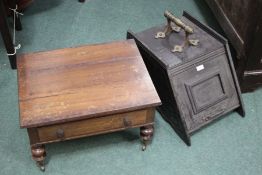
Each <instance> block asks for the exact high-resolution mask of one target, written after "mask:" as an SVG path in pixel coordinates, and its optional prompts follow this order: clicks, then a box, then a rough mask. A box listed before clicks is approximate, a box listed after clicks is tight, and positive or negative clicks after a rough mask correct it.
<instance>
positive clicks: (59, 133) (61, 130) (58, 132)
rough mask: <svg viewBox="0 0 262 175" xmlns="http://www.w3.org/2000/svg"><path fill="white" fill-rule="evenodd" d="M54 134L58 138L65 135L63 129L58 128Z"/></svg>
mask: <svg viewBox="0 0 262 175" xmlns="http://www.w3.org/2000/svg"><path fill="white" fill-rule="evenodd" d="M56 136H57V137H58V138H63V137H64V136H65V133H64V130H63V129H58V130H57V131H56Z"/></svg>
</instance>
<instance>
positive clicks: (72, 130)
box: [37, 109, 154, 143]
mask: <svg viewBox="0 0 262 175" xmlns="http://www.w3.org/2000/svg"><path fill="white" fill-rule="evenodd" d="M151 114H152V109H150V110H140V111H134V112H129V113H122V114H116V115H109V116H105V117H98V118H91V119H86V120H81V121H75V122H68V123H63V124H57V125H51V126H45V127H39V128H37V132H38V138H39V142H41V143H45V142H53V141H60V140H68V139H73V138H78V137H84V136H88V135H96V134H100V133H107V132H112V131H117V130H122V129H126V128H131V127H136V126H140V125H145V124H146V123H152V122H153V121H154V115H151Z"/></svg>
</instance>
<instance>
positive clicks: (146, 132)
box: [140, 125, 154, 151]
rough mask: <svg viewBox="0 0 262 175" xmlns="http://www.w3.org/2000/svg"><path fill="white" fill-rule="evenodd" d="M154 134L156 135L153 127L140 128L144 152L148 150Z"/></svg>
mask: <svg viewBox="0 0 262 175" xmlns="http://www.w3.org/2000/svg"><path fill="white" fill-rule="evenodd" d="M153 133H154V126H153V125H148V126H143V127H141V128H140V137H141V140H142V143H143V146H142V151H145V150H146V147H147V145H148V144H149V142H150V141H151V139H152V136H153Z"/></svg>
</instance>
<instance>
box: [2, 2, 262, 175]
mask: <svg viewBox="0 0 262 175" xmlns="http://www.w3.org/2000/svg"><path fill="white" fill-rule="evenodd" d="M165 9H169V10H171V11H173V12H174V13H175V14H176V15H178V16H181V14H182V11H183V10H186V11H188V12H189V13H191V14H192V15H193V16H195V17H196V18H198V19H199V20H201V21H202V22H204V23H208V24H209V25H211V26H213V27H216V28H217V24H216V23H215V22H214V17H213V16H212V13H211V12H210V10H209V9H208V7H207V5H206V4H205V3H204V1H203V0H195V1H193V0H161V1H160V0H150V1H149V0H87V1H86V3H84V4H81V3H78V2H77V0H70V1H69V0H36V1H35V3H34V5H32V6H31V7H30V8H29V9H27V11H26V12H25V15H24V16H23V17H22V23H23V31H21V32H18V33H17V39H18V41H20V43H21V44H22V49H20V50H19V53H25V52H32V51H40V50H50V49H55V48H63V47H72V46H75V45H81V44H86V43H99V42H108V41H112V40H120V39H125V36H126V31H127V29H132V30H133V31H135V32H137V31H142V30H144V29H147V28H149V27H151V26H154V25H157V24H160V23H163V22H165V19H164V17H163V12H164V10H165ZM261 98H262V89H259V90H257V91H255V92H254V93H248V94H243V99H244V103H245V107H246V117H245V118H241V117H240V116H239V115H238V114H237V113H236V112H233V113H231V114H229V115H227V116H226V117H224V118H223V119H221V120H219V121H217V122H215V123H212V124H211V125H209V126H208V127H206V128H204V129H203V130H201V131H199V132H197V133H196V134H194V135H193V136H192V146H191V147H187V146H186V145H185V144H184V143H183V142H182V140H181V139H180V138H179V137H178V136H177V135H176V134H175V132H174V131H173V129H172V128H171V127H170V126H169V125H168V124H167V123H166V122H165V121H164V120H163V119H162V118H161V116H160V115H159V114H157V115H156V127H155V128H156V130H155V135H154V139H153V143H152V144H151V145H150V146H149V147H148V149H147V150H146V151H145V152H142V151H140V142H139V137H138V134H139V132H138V129H131V130H128V131H124V132H116V133H112V134H106V135H99V136H93V137H89V138H83V139H78V140H73V141H66V142H62V143H55V144H50V145H47V153H48V156H47V166H46V172H45V174H46V175H49V174H54V175H58V174H68V175H73V174H77V175H82V174H83V175H93V174H99V175H106V174H110V175H111V174H112V175H121V174H129V175H134V174H148V175H234V174H238V175H245V174H246V175H260V174H262V149H261V147H262V109H261V107H262V101H261ZM17 99H18V97H17V79H16V71H15V70H11V69H10V67H9V62H8V59H7V56H6V52H5V49H4V46H3V43H2V42H0V175H37V174H43V173H42V172H41V171H40V170H39V169H38V168H37V167H36V166H35V163H34V162H33V161H32V160H31V154H30V148H29V140H28V136H27V132H26V130H25V129H20V128H19V112H18V103H17Z"/></svg>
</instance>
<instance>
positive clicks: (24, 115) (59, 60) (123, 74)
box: [17, 40, 161, 128]
mask: <svg viewBox="0 0 262 175" xmlns="http://www.w3.org/2000/svg"><path fill="white" fill-rule="evenodd" d="M17 62H18V84H19V107H20V125H21V127H23V128H30V127H38V126H44V125H50V124H56V123H61V122H67V121H75V120H80V119H86V118H91V117H98V116H103V115H109V114H115V113H121V112H128V111H133V110H139V109H143V108H148V107H155V106H158V105H160V103H161V102H160V99H159V97H158V95H157V92H156V90H155V88H154V86H153V83H152V81H151V79H150V76H149V74H148V72H147V69H146V67H145V65H144V62H143V60H142V58H141V56H140V54H139V51H138V49H137V46H136V44H135V42H134V41H133V40H127V41H118V42H113V43H106V44H96V45H87V46H81V47H76V48H66V49H59V50H53V51H46V52H38V53H30V54H24V55H21V56H19V58H18V59H17Z"/></svg>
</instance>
